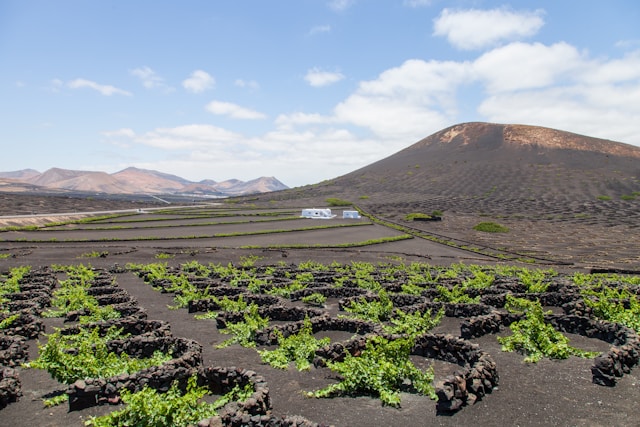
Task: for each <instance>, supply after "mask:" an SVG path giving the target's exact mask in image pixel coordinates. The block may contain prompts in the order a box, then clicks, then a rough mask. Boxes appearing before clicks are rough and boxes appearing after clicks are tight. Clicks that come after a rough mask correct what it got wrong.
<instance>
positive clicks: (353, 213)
mask: <svg viewBox="0 0 640 427" xmlns="http://www.w3.org/2000/svg"><path fill="white" fill-rule="evenodd" d="M342 218H349V219H360V218H361V217H360V213H358V211H342Z"/></svg>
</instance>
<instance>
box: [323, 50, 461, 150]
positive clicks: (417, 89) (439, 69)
mask: <svg viewBox="0 0 640 427" xmlns="http://www.w3.org/2000/svg"><path fill="white" fill-rule="evenodd" d="M470 75H471V67H470V64H468V63H466V62H463V63H457V62H450V61H445V62H441V61H428V62H426V61H422V60H417V59H416V60H410V61H406V62H405V63H404V64H402V65H401V66H399V67H396V68H392V69H389V70H387V71H385V72H384V73H382V74H380V76H379V77H378V78H377V79H376V80H372V81H366V82H362V83H360V86H359V88H358V90H357V91H356V93H354V94H352V95H351V96H349V97H348V98H347V99H346V100H345V101H343V102H341V103H340V104H338V105H337V106H336V108H335V110H334V112H335V115H336V119H337V120H339V121H341V122H348V123H351V124H355V125H358V126H362V127H365V128H368V129H370V130H371V131H373V132H374V133H375V134H376V135H377V136H378V137H380V138H383V139H385V138H393V139H398V138H406V140H405V143H406V142H410V141H412V140H416V139H418V138H422V137H424V136H426V135H427V134H428V133H427V132H429V131H435V130H438V129H439V128H441V127H444V126H446V125H447V124H448V123H450V121H451V120H454V119H455V117H456V113H457V107H456V101H455V91H456V90H457V88H458V86H459V85H461V84H463V83H464V82H465V81H467V80H468V79H469V78H470Z"/></svg>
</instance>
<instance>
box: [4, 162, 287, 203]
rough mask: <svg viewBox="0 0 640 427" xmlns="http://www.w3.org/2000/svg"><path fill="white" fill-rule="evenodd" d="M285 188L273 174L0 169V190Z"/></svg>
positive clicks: (218, 193)
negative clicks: (197, 177) (202, 176)
mask: <svg viewBox="0 0 640 427" xmlns="http://www.w3.org/2000/svg"><path fill="white" fill-rule="evenodd" d="M287 188H289V187H287V186H286V185H285V184H283V183H282V182H280V181H278V180H277V179H276V178H274V177H261V178H257V179H253V180H251V181H246V182H245V181H240V180H238V179H229V180H226V181H221V182H216V181H213V180H209V179H206V180H202V181H199V182H193V181H189V180H187V179H184V178H181V177H179V176H176V175H171V174H167V173H163V172H158V171H154V170H147V169H139V168H135V167H130V168H127V169H123V170H121V171H119V172H116V173H113V174H109V173H106V172H96V171H78V170H69V169H61V168H51V169H48V170H47V171H45V172H42V173H40V172H38V171H36V170H33V169H23V170H19V171H12V172H0V190H4V191H14V192H21V191H42V192H53V193H65V192H82V193H106V194H181V195H194V196H202V197H228V196H238V195H246V194H256V193H265V192H270V191H277V190H284V189H287Z"/></svg>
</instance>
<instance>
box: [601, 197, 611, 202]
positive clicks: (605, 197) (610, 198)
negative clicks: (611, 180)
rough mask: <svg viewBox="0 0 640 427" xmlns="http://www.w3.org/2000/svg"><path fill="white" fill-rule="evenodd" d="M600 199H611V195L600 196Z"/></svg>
mask: <svg viewBox="0 0 640 427" xmlns="http://www.w3.org/2000/svg"><path fill="white" fill-rule="evenodd" d="M598 200H605V201H606V200H611V196H598Z"/></svg>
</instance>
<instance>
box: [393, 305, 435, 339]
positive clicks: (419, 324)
mask: <svg viewBox="0 0 640 427" xmlns="http://www.w3.org/2000/svg"><path fill="white" fill-rule="evenodd" d="M443 316H444V308H440V310H438V312H437V313H436V314H435V315H434V316H432V315H431V310H430V309H429V310H426V311H425V312H424V313H420V312H417V311H416V312H415V313H405V312H404V311H402V310H399V309H396V315H395V317H393V318H391V319H390V321H391V325H383V329H384V331H385V332H387V333H389V334H403V335H408V336H410V337H414V338H415V337H416V336H418V335H420V334H424V333H425V332H428V331H430V330H431V329H433V328H435V327H436V326H438V325H439V324H440V321H441V320H442V317H443Z"/></svg>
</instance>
